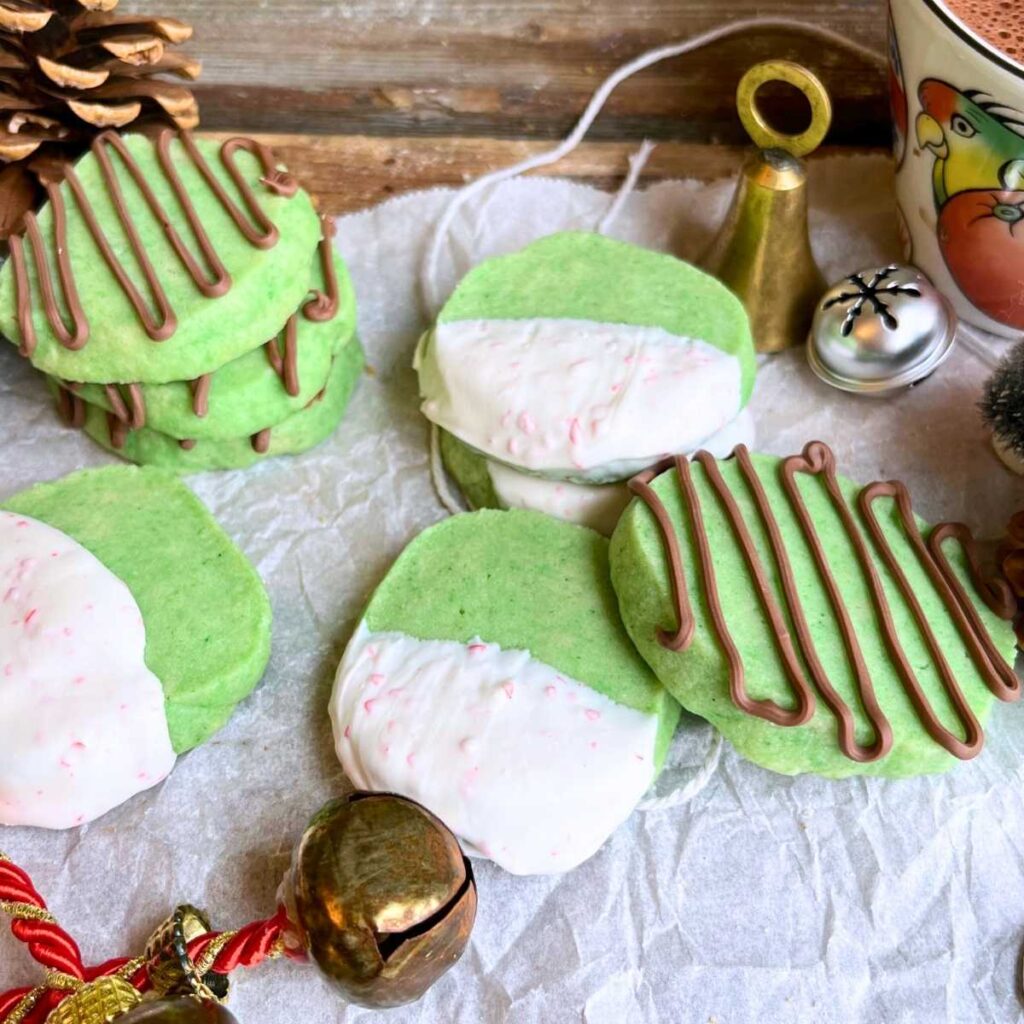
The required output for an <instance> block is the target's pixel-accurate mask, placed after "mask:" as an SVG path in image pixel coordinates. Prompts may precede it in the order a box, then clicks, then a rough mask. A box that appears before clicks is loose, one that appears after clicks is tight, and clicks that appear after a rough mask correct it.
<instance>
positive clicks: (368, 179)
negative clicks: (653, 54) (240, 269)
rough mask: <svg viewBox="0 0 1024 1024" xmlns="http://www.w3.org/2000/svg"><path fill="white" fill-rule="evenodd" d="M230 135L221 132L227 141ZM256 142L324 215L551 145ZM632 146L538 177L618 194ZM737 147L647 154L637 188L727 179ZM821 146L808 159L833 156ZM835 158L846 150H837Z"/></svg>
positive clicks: (274, 138) (268, 137) (590, 145)
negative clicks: (683, 180) (269, 150)
mask: <svg viewBox="0 0 1024 1024" xmlns="http://www.w3.org/2000/svg"><path fill="white" fill-rule="evenodd" d="M228 134H229V133H222V135H223V137H225V138H226V137H227V135H228ZM258 137H259V138H260V139H261V140H262V141H264V142H266V143H268V144H269V145H271V146H273V148H274V150H275V152H277V154H278V155H279V156H280V157H281V159H283V160H284V161H285V163H287V165H288V166H289V168H291V170H292V171H294V173H295V174H296V175H297V176H298V177H299V179H300V180H301V181H302V184H303V185H305V186H306V187H307V188H308V189H310V191H312V192H313V193H314V194H315V195H316V196H318V198H319V201H320V206H321V209H323V210H324V212H326V213H350V212H352V211H354V210H360V209H363V208H364V207H367V206H372V205H373V204H375V203H378V202H380V201H381V200H384V199H389V198H391V197H392V196H395V195H398V194H400V193H402V192H408V191H411V190H413V189H422V188H432V187H434V186H438V185H442V186H457V185H462V184H464V183H465V182H466V181H468V180H471V179H472V178H475V177H477V176H479V175H481V174H484V173H486V172H487V171H492V170H494V169H495V168H498V167H505V166H507V165H509V164H512V163H515V162H516V161H518V160H522V159H523V158H524V157H527V156H532V155H533V154H534V153H537V152H539V151H540V150H543V149H546V148H549V146H550V143H548V142H539V141H536V140H523V139H520V140H510V139H495V138H484V137H478V138H448V139H438V138H432V137H421V136H405V137H388V138H383V137H378V136H367V135H351V136H323V135H282V134H261V135H259V136H258ZM635 150H636V145H635V144H633V143H625V142H585V143H583V145H581V146H580V148H579V149H577V150H576V151H575V152H574V153H573V154H572V155H571V156H569V157H568V158H566V159H565V160H562V161H560V162H559V163H557V164H553V165H552V166H551V167H549V168H545V169H544V170H543V171H542V172H541V173H544V174H552V175H556V174H557V175H561V176H564V177H570V178H573V179H575V180H577V181H581V182H584V183H586V184H591V185H596V186H597V187H599V188H604V189H614V188H617V187H618V185H619V184H620V182H621V181H622V177H623V175H624V174H625V171H626V168H627V164H628V160H629V156H630V154H632V153H633V152H635ZM744 151H745V149H744V147H737V146H711V145H702V144H699V143H685V142H667V143H662V144H659V146H658V147H657V148H656V149H655V150H654V153H653V154H652V156H651V158H650V160H649V161H648V163H647V166H646V168H645V169H644V172H643V175H642V177H641V182H640V184H641V187H643V186H644V185H646V184H650V183H651V182H653V181H659V180H662V179H664V178H697V179H700V180H703V181H710V180H712V179H714V178H720V177H723V176H725V175H731V174H734V173H735V172H736V170H737V168H738V167H739V164H740V161H741V160H742V158H743V153H744ZM836 151H837V150H836V148H835V147H825V148H824V149H822V150H820V151H819V152H818V153H817V154H815V155H814V156H813V157H811V160H812V161H813V160H816V159H820V158H822V157H825V156H828V155H829V154H830V153H835V152H836ZM842 152H850V150H849V149H843V150H842Z"/></svg>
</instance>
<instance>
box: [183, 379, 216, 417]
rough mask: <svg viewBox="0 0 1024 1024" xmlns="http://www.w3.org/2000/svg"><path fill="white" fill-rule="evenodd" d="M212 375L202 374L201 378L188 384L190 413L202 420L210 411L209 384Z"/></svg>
mask: <svg viewBox="0 0 1024 1024" xmlns="http://www.w3.org/2000/svg"><path fill="white" fill-rule="evenodd" d="M212 378H213V374H210V373H204V374H203V375H202V376H201V377H196V379H195V380H190V381H189V382H188V386H189V388H190V389H191V390H192V412H193V413H194V414H195V416H196V417H197V418H198V419H202V418H203V417H204V416H205V415H206V414H207V413H208V412H209V411H210V383H211V381H212Z"/></svg>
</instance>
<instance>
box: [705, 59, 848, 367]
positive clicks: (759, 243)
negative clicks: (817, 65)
mask: <svg viewBox="0 0 1024 1024" xmlns="http://www.w3.org/2000/svg"><path fill="white" fill-rule="evenodd" d="M777 81H782V82H788V83H789V84H790V85H793V86H795V87H796V88H797V89H799V90H800V91H801V92H802V93H803V94H804V96H806V97H807V101H808V103H809V104H810V107H811V123H810V124H809V125H808V127H807V128H806V129H805V130H804V131H802V132H800V133H799V134H795V135H790V134H786V133H785V132H779V131H776V130H775V129H774V128H772V127H771V126H770V125H769V124H768V123H767V122H766V121H765V119H764V116H763V115H762V113H761V111H760V109H759V108H758V106H757V91H758V89H760V88H761V86H763V85H765V84H766V83H768V82H777ZM736 108H737V110H738V112H739V115H740V120H741V121H742V122H743V127H744V128H745V129H746V130H747V134H748V135H749V136H750V137H751V139H753V141H754V143H755V144H756V145H757V146H758V147H759V148H758V149H756V150H754V151H753V152H752V153H751V154H750V156H749V157H748V158H747V160H746V161H745V163H744V165H743V168H742V170H741V172H740V180H739V184H738V185H737V186H736V193H735V195H734V196H733V199H732V205H731V206H730V207H729V212H728V213H727V214H726V217H725V220H724V222H723V223H722V226H721V228H720V229H719V232H718V235H717V237H716V238H715V240H714V241H713V242H712V243H711V246H710V247H709V248H708V250H707V252H706V253H705V254H704V256H703V258H702V259H701V260H700V265H701V266H702V267H703V268H704V269H705V270H707V271H708V272H709V273H710V274H713V275H714V276H715V277H717V278H718V279H719V280H720V281H721V282H722V283H723V284H724V285H726V287H728V288H729V289H730V290H731V291H732V292H733V293H734V294H735V295H736V296H737V297H738V298H739V299H740V301H741V302H742V303H743V305H744V306H745V307H746V310H747V315H748V316H749V317H750V327H751V330H752V332H753V335H754V344H755V345H756V347H757V350H758V351H759V352H778V351H780V350H781V349H784V348H788V347H789V346H791V345H796V344H798V343H800V342H802V341H804V340H805V339H806V337H807V331H808V329H809V327H810V324H811V318H812V316H813V315H814V308H815V305H816V303H817V301H818V298H819V296H820V295H821V293H822V292H823V291H824V290H825V279H824V277H822V274H821V271H820V270H819V269H818V265H817V264H816V263H815V261H814V255H813V254H812V252H811V241H810V237H809V235H808V230H807V168H806V166H805V164H804V162H803V161H802V160H801V157H803V156H806V155H807V154H808V153H811V152H813V151H814V150H815V149H817V148H818V146H819V145H820V144H821V141H822V139H824V138H825V135H826V133H827V132H828V129H829V126H830V125H831V123H832V104H831V101H830V100H829V96H828V92H827V91H826V90H825V87H824V85H822V83H821V81H820V80H819V79H818V78H817V77H816V76H815V75H813V74H812V73H811V72H810V71H808V70H807V69H806V68H804V67H801V65H799V64H794V63H793V62H791V61H786V60H772V61H765V62H764V63H762V64H756V65H754V67H752V68H751V69H750V70H749V71H748V72H747V73H746V74H745V75H744V76H743V78H742V79H741V80H740V84H739V86H738V87H737V89H736Z"/></svg>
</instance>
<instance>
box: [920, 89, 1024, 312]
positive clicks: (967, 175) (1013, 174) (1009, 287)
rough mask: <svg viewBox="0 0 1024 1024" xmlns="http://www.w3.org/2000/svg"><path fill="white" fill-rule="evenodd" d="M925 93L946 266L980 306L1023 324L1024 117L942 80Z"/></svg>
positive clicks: (924, 133) (924, 123)
mask: <svg viewBox="0 0 1024 1024" xmlns="http://www.w3.org/2000/svg"><path fill="white" fill-rule="evenodd" d="M918 97H919V99H920V101H921V113H920V114H918V116H917V121H916V125H915V129H916V136H917V143H918V145H919V146H920V147H921V149H922V150H927V151H928V152H929V153H931V154H932V156H933V157H934V163H933V165H932V194H933V197H934V200H935V208H936V210H937V212H938V225H937V230H938V240H939V247H940V249H941V251H942V256H943V259H944V260H945V262H946V266H947V267H948V268H949V271H950V273H951V274H952V276H953V279H954V280H955V281H956V283H957V286H958V287H959V288H960V290H961V291H962V292H963V293H964V295H965V296H966V297H967V298H968V299H969V300H970V302H971V303H972V304H973V305H975V306H976V307H977V308H978V309H980V310H981V311H982V312H983V313H985V314H986V315H987V316H989V317H991V318H992V319H993V320H996V321H998V322H999V323H1002V324H1006V325H1007V326H1010V327H1019V328H1021V329H1024V114H1022V113H1020V112H1019V111H1016V110H1013V109H1012V108H1009V107H1006V106H1004V105H1002V104H1000V103H998V102H996V101H995V100H994V99H993V98H991V97H989V96H987V95H986V94H984V93H981V92H978V91H977V90H963V91H962V90H960V89H957V88H955V87H954V86H952V85H950V84H948V83H947V82H942V81H940V80H939V79H937V78H927V79H925V80H924V81H923V82H922V83H921V85H920V88H919V90H918Z"/></svg>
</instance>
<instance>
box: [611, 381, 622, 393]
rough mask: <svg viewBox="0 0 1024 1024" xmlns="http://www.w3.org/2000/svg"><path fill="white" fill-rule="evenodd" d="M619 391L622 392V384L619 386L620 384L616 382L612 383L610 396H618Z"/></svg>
mask: <svg viewBox="0 0 1024 1024" xmlns="http://www.w3.org/2000/svg"><path fill="white" fill-rule="evenodd" d="M621 390H622V384H621V383H619V382H618V381H616V382H615V383H614V384H613V385H612V394H613V395H617V394H618V393H619V392H620V391H621Z"/></svg>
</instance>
